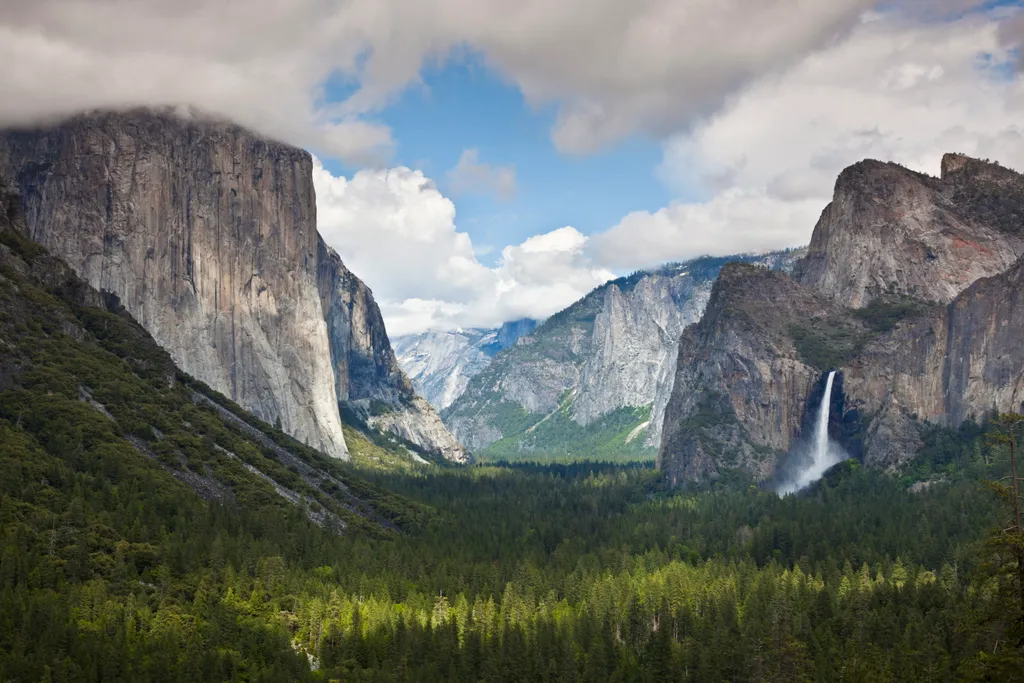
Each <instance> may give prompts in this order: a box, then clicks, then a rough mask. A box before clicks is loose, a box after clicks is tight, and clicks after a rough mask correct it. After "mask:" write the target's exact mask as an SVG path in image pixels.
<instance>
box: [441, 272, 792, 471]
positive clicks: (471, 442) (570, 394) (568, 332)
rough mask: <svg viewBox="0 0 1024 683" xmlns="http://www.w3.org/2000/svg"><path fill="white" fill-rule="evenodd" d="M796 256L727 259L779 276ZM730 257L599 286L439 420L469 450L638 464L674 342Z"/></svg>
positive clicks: (656, 423)
mask: <svg viewBox="0 0 1024 683" xmlns="http://www.w3.org/2000/svg"><path fill="white" fill-rule="evenodd" d="M796 256H797V253H795V252H790V253H780V254H773V255H767V256H757V257H755V256H742V257H734V258H740V259H742V260H746V261H750V262H755V261H756V262H761V263H764V264H766V265H771V266H772V267H776V268H780V269H784V268H788V267H790V266H791V265H792V262H793V261H794V260H795V258H796ZM728 260H730V259H729V258H703V259H696V260H694V261H690V262H686V263H682V264H675V265H671V266H666V267H665V268H662V269H660V270H658V271H653V272H639V273H635V274H633V275H631V276H629V277H626V278H620V279H618V280H615V281H612V282H610V283H607V284H605V285H603V286H601V287H599V288H597V289H595V290H594V291H593V292H591V293H590V294H588V295H587V296H586V297H584V298H583V299H581V300H580V301H578V302H577V303H575V304H573V305H572V306H570V307H569V308H567V309H565V310H564V311H561V312H560V313H557V314H555V315H554V316H552V317H551V318H549V319H548V320H547V321H545V322H544V323H543V324H542V325H540V326H539V327H538V328H537V329H536V330H535V331H534V332H533V333H532V334H529V335H526V336H524V337H522V338H520V339H519V340H518V342H517V343H516V345H515V346H513V347H512V348H510V349H508V350H506V351H504V352H502V353H500V354H498V356H496V357H495V359H494V360H493V361H492V362H491V364H490V365H489V366H488V367H487V368H486V369H485V370H483V371H481V372H480V373H479V374H477V375H476V376H475V377H473V378H472V379H471V380H470V382H469V385H468V388H467V389H466V391H465V393H464V394H463V395H462V396H461V397H460V398H459V399H457V400H456V401H455V402H454V403H453V404H452V405H451V406H450V407H449V408H448V409H447V410H445V411H444V412H443V417H444V419H445V423H446V424H447V425H448V426H449V428H451V429H452V431H453V432H454V433H455V435H456V436H457V437H458V438H459V439H460V441H462V442H463V443H464V444H466V446H467V447H468V448H470V449H473V450H477V451H485V452H497V451H500V452H501V454H502V455H506V454H508V455H514V454H515V453H522V452H529V451H544V452H556V453H562V452H564V453H568V454H571V455H588V454H589V453H586V452H583V450H586V449H588V448H594V447H595V446H596V447H599V448H600V447H603V446H604V445H605V444H609V445H611V444H614V445H615V446H616V448H617V449H618V451H621V452H625V453H631V454H633V455H644V454H645V453H648V449H653V447H655V446H656V445H657V443H658V442H659V440H660V434H661V423H662V421H661V416H662V415H663V414H664V413H663V410H662V407H663V406H664V405H666V404H667V403H668V397H669V394H670V391H671V382H672V379H673V374H674V373H673V372H672V369H673V368H674V367H675V355H676V352H677V349H678V344H677V340H678V337H679V335H680V334H681V333H682V331H683V329H684V328H685V327H686V326H687V325H690V324H691V323H694V322H696V321H697V320H698V319H699V318H700V316H701V314H702V312H703V310H704V306H705V305H706V303H707V301H708V297H709V295H710V292H711V284H712V282H713V281H714V279H715V277H716V276H717V274H718V270H719V268H721V266H722V264H724V263H725V262H727V261H728Z"/></svg>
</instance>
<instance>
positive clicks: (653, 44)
mask: <svg viewBox="0 0 1024 683" xmlns="http://www.w3.org/2000/svg"><path fill="white" fill-rule="evenodd" d="M1022 16H1024V15H1022V13H1021V8H1020V3H1019V2H996V3H993V2H977V1H972V0H927V1H926V0H905V1H904V2H895V3H893V2H886V3H882V4H879V3H876V2H872V1H870V0H831V1H830V2H819V1H818V0H777V1H776V2H770V3H769V2H763V1H762V0H728V1H726V2H723V1H722V0H686V1H685V2H684V1H680V0H637V1H635V2H630V3H626V2H621V1H620V0H565V1H563V2H558V3H552V2H548V1H547V0H522V1H521V2H507V1H506V0H473V1H468V0H423V1H422V2H416V3H409V2H400V1H399V0H345V1H341V0H289V1H288V2H281V1H279V0H248V1H247V2H237V1H235V0H178V1H177V2H165V1H164V0H33V1H32V2H25V1H24V0H0V60H2V62H3V63H4V64H7V65H15V66H14V67H12V68H7V69H4V70H2V72H0V125H2V126H12V125H14V126H19V125H29V124H32V123H35V122H38V121H40V120H46V119H50V118H54V117H61V116H65V115H68V114H70V113H74V112H76V111H79V110H82V109H88V108H100V107H120V106H134V105H140V104H142V105H161V104H179V103H189V104H193V105H195V106H198V107H199V108H201V109H204V110H207V111H210V112H213V113H216V114H219V115H223V116H226V117H229V118H231V119H233V120H235V121H237V122H239V123H241V124H243V125H246V126H248V127H250V128H253V129H255V130H257V131H259V132H261V133H264V134H267V135H270V136H273V137H276V138H279V139H282V140H284V141H287V142H290V143H293V144H296V145H300V146H304V147H306V148H308V149H312V150H314V151H315V152H316V153H317V154H319V155H320V156H322V157H323V158H324V159H325V162H326V161H328V160H330V159H334V160H336V161H337V162H338V163H339V164H341V166H340V167H339V166H333V167H331V168H333V169H334V170H333V172H332V171H331V170H328V168H326V166H329V165H328V164H326V163H325V164H324V165H321V166H319V167H318V171H317V189H318V193H319V206H320V229H321V232H323V234H324V235H325V237H326V238H327V239H328V241H329V242H330V243H331V244H332V245H333V246H334V247H335V248H336V249H337V250H338V251H339V253H340V254H341V255H342V257H343V258H344V259H345V260H346V262H348V263H349V265H350V267H351V268H352V269H353V271H354V272H356V273H357V274H358V275H360V276H361V277H363V279H365V280H366V281H367V282H368V284H369V285H370V286H371V287H372V288H373V289H374V292H375V294H376V295H377V297H378V298H379V299H380V301H381V304H382V308H383V309H384V311H385V315H386V317H387V320H388V323H389V326H390V327H391V328H393V329H392V331H393V332H411V331H416V330H418V329H423V328H425V327H428V326H433V327H454V326H458V325H462V326H472V325H490V324H495V323H497V322H500V321H501V320H502V319H508V318H512V317H520V316H531V317H543V316H545V315H548V314H550V313H552V312H554V311H555V310H558V309H560V308H562V307H564V306H565V305H568V304H569V303H571V302H572V301H573V300H575V299H576V298H579V297H580V296H582V295H583V294H585V293H586V291H588V290H589V289H590V288H592V287H594V286H595V285H597V284H600V283H601V282H603V281H604V280H606V279H608V278H610V277H612V276H613V274H615V273H618V272H623V271H627V270H631V269H634V268H639V267H648V266H653V265H656V264H657V263H660V262H664V261H667V260H676V259H682V258H688V257H692V256H697V255H701V254H705V253H710V254H726V253H735V252H737V251H753V250H766V249H774V248H780V247H785V246H793V245H796V244H800V243H804V242H806V241H807V239H808V237H809V235H810V231H811V229H812V227H813V225H814V221H815V220H816V218H817V215H818V214H819V213H820V211H821V209H822V208H823V207H824V205H825V203H826V202H827V201H828V199H829V196H830V194H831V185H832V183H833V182H834V179H835V175H836V174H837V173H838V171H839V170H841V169H842V168H843V167H844V166H845V165H848V164H850V163H853V162H855V161H857V160H859V159H861V158H864V157H875V158H881V159H886V160H889V159H891V160H896V161H900V162H902V163H904V164H906V165H908V166H910V167H912V168H916V169H918V170H923V171H927V172H930V173H936V172H937V170H938V160H939V157H940V156H941V154H942V153H943V152H945V151H961V152H965V153H968V154H975V155H978V156H984V157H992V158H996V159H999V160H1000V161H1001V162H1003V163H1004V164H1006V165H1010V166H1015V167H1017V168H1022V167H1024V142H1022V138H1021V124H1020V121H1022V120H1024V117H1022V114H1024V111H1022V108H1024V90H1022V86H1021V80H1020V76H1019V66H1020V57H1021V52H1020V47H1019V46H1020V41H1021V39H1022V38H1024V19H1022ZM466 61H470V62H473V63H479V64H481V65H482V67H483V68H485V69H487V70H488V71H489V72H491V73H494V74H496V75H497V76H496V78H498V79H500V80H501V82H502V83H505V84H508V85H509V86H511V87H514V88H515V89H516V90H517V91H518V92H519V93H521V95H522V98H523V101H524V107H525V109H524V113H523V114H522V116H524V117H529V116H538V117H543V116H548V117H549V118H545V119H543V120H545V121H548V120H550V125H549V126H547V129H546V130H547V132H546V135H545V137H546V139H545V140H538V141H536V143H535V144H536V145H537V146H540V145H542V144H544V145H548V146H551V147H552V148H553V149H554V150H556V152H557V154H559V155H562V156H564V157H567V158H573V159H575V158H578V157H580V156H581V155H582V156H583V157H584V158H583V162H582V163H586V159H587V158H591V157H587V156H586V155H599V154H601V153H602V150H607V149H614V148H616V146H617V145H627V147H628V145H631V144H634V143H632V142H630V141H631V140H635V139H636V138H637V136H640V137H641V138H645V139H648V140H653V141H655V143H656V144H657V145H659V146H660V148H661V157H662V158H661V161H660V163H659V164H657V167H656V168H651V167H648V168H647V169H646V171H644V169H641V168H635V167H623V168H609V169H605V170H604V171H603V172H605V173H616V172H618V173H622V174H629V175H631V176H635V175H636V174H637V173H638V172H641V173H642V172H646V173H649V174H651V178H650V183H651V184H657V183H660V184H662V186H663V187H664V188H667V190H668V193H669V194H671V196H672V197H674V198H673V199H672V200H671V201H669V202H667V203H665V204H664V206H660V207H659V206H650V203H649V202H647V203H646V204H647V205H644V203H641V202H640V200H637V201H638V203H637V204H636V205H635V208H636V210H633V211H629V212H627V213H626V214H625V215H624V214H619V215H617V216H610V215H609V216H606V217H605V218H604V219H603V220H604V223H603V225H597V226H595V225H589V226H588V227H581V226H580V225H576V223H577V219H576V218H574V215H575V214H576V213H580V212H582V210H583V209H585V208H587V207H588V204H589V203H593V202H596V201H597V200H599V199H600V197H597V196H594V194H593V193H589V194H588V188H587V185H586V176H585V174H582V175H581V176H580V178H581V180H579V181H578V182H577V185H576V186H573V187H572V192H565V191H564V190H563V189H561V188H559V190H558V192H560V193H562V194H559V195H552V196H543V194H538V193H543V191H544V189H543V188H540V189H537V188H536V187H534V188H532V189H531V187H530V178H529V177H527V176H526V175H524V171H523V168H524V167H526V166H527V165H528V162H529V159H530V158H531V155H532V156H533V157H536V154H537V150H536V149H534V148H528V149H521V150H520V149H512V150H504V154H503V155H498V154H496V153H495V152H494V151H493V149H492V148H493V145H488V142H489V141H488V140H486V139H485V140H483V141H480V140H479V139H478V138H480V137H481V134H479V133H477V134H476V136H475V137H474V131H473V130H468V131H459V132H460V135H455V134H452V135H450V136H448V137H446V138H444V139H445V140H447V139H448V138H450V139H451V140H452V141H454V142H453V145H454V147H455V148H454V149H452V151H451V154H452V155H454V157H455V158H454V159H451V160H450V161H444V162H443V165H442V166H439V165H438V164H439V163H441V162H438V161H434V160H431V159H426V160H424V161H423V163H422V164H420V163H419V160H412V159H408V158H406V159H404V160H402V161H401V162H400V163H395V162H394V161H393V160H394V158H395V155H396V154H398V155H400V156H401V155H402V148H403V145H404V144H406V143H407V142H408V141H409V140H411V136H412V135H414V133H411V132H408V131H409V130H410V129H409V127H408V126H407V127H406V128H405V129H401V130H399V129H398V128H396V127H395V126H393V125H392V124H390V123H389V122H388V114H389V112H390V111H391V108H392V107H393V106H394V105H395V103H396V101H397V100H398V99H399V98H401V97H402V96H403V93H407V92H408V91H409V89H410V88H413V89H415V88H423V87H425V86H424V84H425V80H424V79H425V76H424V74H425V73H427V72H428V71H430V70H431V69H435V70H436V69H443V68H444V67H445V65H446V64H449V63H452V62H466ZM470 103H471V102H470ZM416 134H417V135H418V134H419V133H416ZM431 134H432V131H430V130H425V131H424V132H423V133H422V135H425V136H428V135H431ZM449 146H452V145H449ZM446 158H447V157H446ZM595 158H596V157H595ZM566 163H567V164H568V163H570V162H566ZM571 163H577V162H571ZM595 163H596V162H595ZM431 165H432V166H431ZM389 166H391V168H390V169H389V168H388V167H389ZM360 168H362V169H363V170H359V169H360ZM565 168H566V169H567V171H566V172H567V173H568V172H570V171H573V169H576V168H578V165H577V166H566V167H565ZM655 176H656V177H655ZM433 179H436V180H437V181H438V182H437V183H435V182H434V180H433ZM439 184H440V185H439ZM550 191H551V192H554V191H555V190H553V189H552V190H550ZM604 193H605V194H606V193H607V192H604ZM448 196H451V197H453V198H454V201H453V200H452V199H448ZM481 197H483V198H485V199H480V198H481ZM539 199H543V200H544V201H543V205H544V206H545V207H547V208H546V209H545V210H548V211H551V213H552V214H557V215H552V216H550V217H547V218H545V217H541V218H540V219H536V218H535V219H532V220H531V221H529V222H528V223H527V219H525V218H523V217H522V216H519V217H518V218H513V219H509V220H510V221H515V220H518V221H519V222H520V223H522V224H524V225H527V224H528V226H536V227H528V228H523V230H527V233H528V234H526V235H519V233H517V236H516V237H514V238H513V237H511V236H506V237H505V238H502V237H501V236H500V235H499V236H498V237H494V236H493V235H492V234H491V233H493V232H494V231H491V232H490V233H488V232H487V231H486V230H483V229H482V228H479V227H478V226H479V224H482V223H485V222H486V221H487V220H488V217H489V216H491V215H495V214H496V212H497V210H496V209H495V208H494V207H500V206H503V205H509V203H511V205H512V206H513V207H514V208H516V212H513V213H517V214H518V213H522V211H521V210H520V209H522V207H529V206H531V205H539V204H538V200H539ZM474 202H476V203H477V204H480V203H481V202H489V203H487V204H486V205H485V210H479V211H476V209H475V208H474V207H475V206H476V205H475V204H474ZM456 206H459V213H458V217H459V219H458V221H457V220H456ZM463 207H469V208H468V209H467V210H466V211H464V210H463ZM550 207H556V208H557V210H552V209H550ZM570 226H574V227H570ZM548 231H551V232H550V233H549V234H545V233H547V232H548ZM485 234H486V235H487V239H486V240H485V239H484V235H485ZM530 235H533V236H532V237H531V236H530ZM489 251H492V252H493V254H488V252H489Z"/></svg>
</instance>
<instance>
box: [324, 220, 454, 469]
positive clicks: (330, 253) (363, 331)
mask: <svg viewBox="0 0 1024 683" xmlns="http://www.w3.org/2000/svg"><path fill="white" fill-rule="evenodd" d="M318 255H319V271H318V278H317V282H318V287H319V292H320V305H321V307H322V309H323V311H324V315H325V316H326V321H327V337H328V340H329V344H330V353H331V358H332V359H333V363H334V386H335V390H336V392H337V400H338V403H339V404H345V405H348V406H349V407H350V408H351V409H352V410H354V411H355V412H357V413H358V414H359V415H360V417H361V418H362V419H364V420H365V421H366V422H368V423H369V424H370V425H371V426H374V427H376V428H379V429H382V430H384V431H389V432H392V433H395V434H397V435H398V436H400V437H402V438H403V439H405V440H406V441H408V442H410V443H411V444H413V445H414V446H417V447H418V448H420V449H422V450H424V451H426V452H428V453H430V454H432V455H434V456H437V457H440V458H443V459H445V460H448V461H451V462H460V463H465V462H468V456H467V455H466V452H465V450H464V449H463V448H462V446H461V445H460V444H459V442H458V441H456V440H455V437H453V436H452V435H451V433H450V432H449V431H448V430H447V429H446V428H445V426H444V424H443V423H442V422H441V418H440V416H438V414H437V413H436V412H435V411H434V409H433V408H432V407H431V406H430V404H429V403H427V401H425V400H424V399H422V398H420V397H419V396H416V395H415V393H414V392H413V387H412V383H411V382H410V381H409V378H408V377H406V375H405V373H404V372H402V369H401V368H400V367H399V365H398V360H397V358H396V357H395V352H394V350H393V349H392V348H391V343H390V342H389V340H388V335H387V330H386V329H385V327H384V318H383V317H382V316H381V313H380V308H379V307H378V306H377V302H376V301H374V299H373V293H372V292H370V289H369V288H368V287H367V286H366V285H365V284H363V281H362V280H360V279H359V278H357V277H356V276H355V275H353V274H352V272H351V271H350V270H349V269H348V268H346V267H345V264H344V263H342V261H341V258H340V257H339V256H338V254H337V253H336V252H335V251H334V250H333V249H331V248H330V247H328V246H327V245H326V244H325V243H324V242H323V240H320V241H319V245H318Z"/></svg>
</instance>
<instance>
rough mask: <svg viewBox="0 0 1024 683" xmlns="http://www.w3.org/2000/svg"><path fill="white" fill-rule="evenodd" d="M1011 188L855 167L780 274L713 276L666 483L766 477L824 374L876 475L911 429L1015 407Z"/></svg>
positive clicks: (1016, 189)
mask: <svg viewBox="0 0 1024 683" xmlns="http://www.w3.org/2000/svg"><path fill="white" fill-rule="evenodd" d="M1021 188H1024V178H1022V177H1021V176H1020V175H1018V174H1016V173H1014V172H1012V171H1009V170H1008V169H1004V168H1000V167H998V166H996V165H994V164H989V163H986V162H982V161H978V160H974V159H969V158H967V157H963V156H961V155H946V157H944V159H943V162H942V178H929V177H928V176H923V175H921V174H917V173H913V172H911V171H908V170H906V169H903V168H901V167H899V166H897V165H895V164H881V163H879V162H873V161H867V162H861V163H860V164H856V165H855V166H853V167H851V168H850V169H847V170H846V171H844V172H843V174H842V175H841V176H840V179H839V181H838V182H837V184H836V197H835V199H834V201H833V203H832V204H831V205H830V206H829V208H827V209H826V210H825V212H824V213H823V215H822V219H821V220H820V221H819V222H818V224H817V226H816V227H815V231H814V236H813V237H812V241H811V246H810V248H809V250H808V254H807V256H806V258H805V259H803V260H802V261H800V262H798V264H797V266H796V268H795V269H794V272H793V277H792V278H790V277H787V276H785V275H783V274H775V273H767V272H764V271H760V270H756V269H751V268H749V267H743V266H738V265H737V266H732V265H730V266H727V267H726V268H724V269H723V271H722V275H721V276H720V277H719V280H718V282H717V283H716V286H715V291H714V292H713V294H712V297H711V302H710V303H709V305H708V309H707V311H706V312H705V315H704V317H703V318H702V320H701V321H700V323H699V324H697V325H695V326H693V327H692V328H690V329H688V330H687V331H686V332H685V333H684V334H683V336H682V338H681V341H680V351H679V362H678V364H677V368H676V380H675V384H674V389H673V393H672V398H671V400H670V401H669V405H668V408H667V411H666V418H665V424H666V428H665V430H664V436H663V439H662V442H661V447H660V450H659V456H658V459H659V464H660V466H661V467H662V468H663V469H664V470H665V471H666V473H667V474H668V476H669V478H670V480H671V481H672V482H673V483H675V484H683V483H686V482H692V481H701V480H704V479H707V478H709V477H714V476H717V475H719V474H721V473H722V472H723V471H725V470H728V469H738V470H741V471H744V472H746V473H747V474H749V475H751V476H752V477H753V478H754V479H756V480H764V479H767V478H769V477H770V476H771V475H772V474H773V472H774V471H775V469H776V467H777V465H778V463H779V459H780V457H781V456H782V455H783V454H784V453H785V452H786V451H787V450H788V449H789V448H790V446H791V445H792V443H793V440H794V439H795V438H796V437H797V436H798V435H799V433H800V429H801V421H802V420H803V419H804V418H803V416H804V415H806V414H807V409H808V405H809V401H810V400H811V399H812V396H813V395H814V391H815V388H816V387H817V386H818V385H819V384H820V383H821V380H822V376H823V373H825V372H826V371H828V370H829V369H839V370H840V372H841V375H840V384H839V385H838V387H839V388H838V392H837V393H838V395H839V399H838V400H839V404H838V408H839V411H838V412H839V413H840V415H839V417H838V418H837V419H841V420H849V419H852V420H854V421H855V422H856V423H857V425H856V426H855V427H854V428H853V431H854V432H857V437H856V443H854V444H852V445H853V446H854V447H855V448H856V449H857V450H858V452H859V453H860V454H862V455H863V457H864V459H865V461H866V462H867V463H868V464H870V465H874V466H878V467H887V468H892V467H898V466H899V465H900V464H902V463H903V462H905V461H906V460H907V459H909V458H911V457H913V455H914V453H915V452H916V450H917V449H918V448H919V447H920V439H919V436H918V434H919V426H920V423H921V420H927V421H929V422H932V423H936V424H941V425H946V426H957V425H958V424H959V423H960V422H962V421H963V420H964V419H967V418H969V417H971V416H980V415H982V414H983V413H984V412H986V411H988V410H991V409H993V408H995V409H998V410H1009V409H1014V410H1016V409H1019V407H1020V401H1021V398H1022V395H1021V384H1022V382H1024V348H1022V347H1021V345H1020V343H1019V342H1017V341H1016V340H1017V339H1018V338H1019V337H1020V333H1021V332H1022V331H1024V326H1022V325H1024V320H1022V319H1020V316H1021V312H1020V310H1019V303H1018V300H1019V295H1018V294H1017V291H1018V288H1019V284H1020V278H1021V277H1022V273H1024V265H1022V262H1021V261H1020V260H1019V259H1020V258H1021V256H1022V255H1024V246H1022V243H1021V241H1020V234H1021V231H1022V229H1024V192H1022V191H1021ZM1006 264H1009V266H1007V265H1006ZM814 400H819V399H814ZM834 400H835V399H834ZM836 428H837V427H836V425H833V426H832V429H833V435H834V436H837V435H836V434H835V429H836Z"/></svg>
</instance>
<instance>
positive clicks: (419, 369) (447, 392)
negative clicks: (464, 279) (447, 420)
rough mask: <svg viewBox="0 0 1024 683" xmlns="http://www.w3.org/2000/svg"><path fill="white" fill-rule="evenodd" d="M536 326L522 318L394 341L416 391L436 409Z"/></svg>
mask: <svg viewBox="0 0 1024 683" xmlns="http://www.w3.org/2000/svg"><path fill="white" fill-rule="evenodd" d="M536 327H537V322H536V321H535V320H531V319H529V318H525V319H523V320H516V321H514V322H509V323H505V324H504V325H502V326H501V327H500V328H497V329H491V330H488V329H468V330H464V329H459V330H451V331H447V332H445V331H441V330H428V331H426V332H422V333H420V334H410V335H404V336H401V337H396V338H395V339H394V340H393V343H394V348H395V353H396V354H397V355H398V363H399V365H401V366H402V369H403V370H404V371H405V372H406V374H407V375H408V376H409V378H410V379H411V380H412V383H413V386H414V387H415V388H416V391H417V392H418V393H419V394H420V395H421V396H423V397H424V398H425V399H427V400H428V401H429V402H430V404H431V405H433V406H434V407H435V408H436V409H437V410H444V409H445V408H447V407H448V406H450V405H451V404H452V403H453V402H454V401H455V399H457V398H458V397H459V396H461V395H462V392H464V391H465V390H466V386H468V385H469V380H470V379H471V378H472V377H474V376H475V375H477V374H479V373H480V372H481V371H482V370H483V369H484V368H486V367H487V366H488V365H489V364H490V362H491V359H493V358H494V356H495V355H496V354H497V353H498V352H499V351H503V350H504V349H507V348H508V347H510V346H512V345H513V344H515V343H516V341H517V340H518V339H519V337H522V336H523V335H525V334H529V333H530V332H533V330H534V329H535V328H536Z"/></svg>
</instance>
